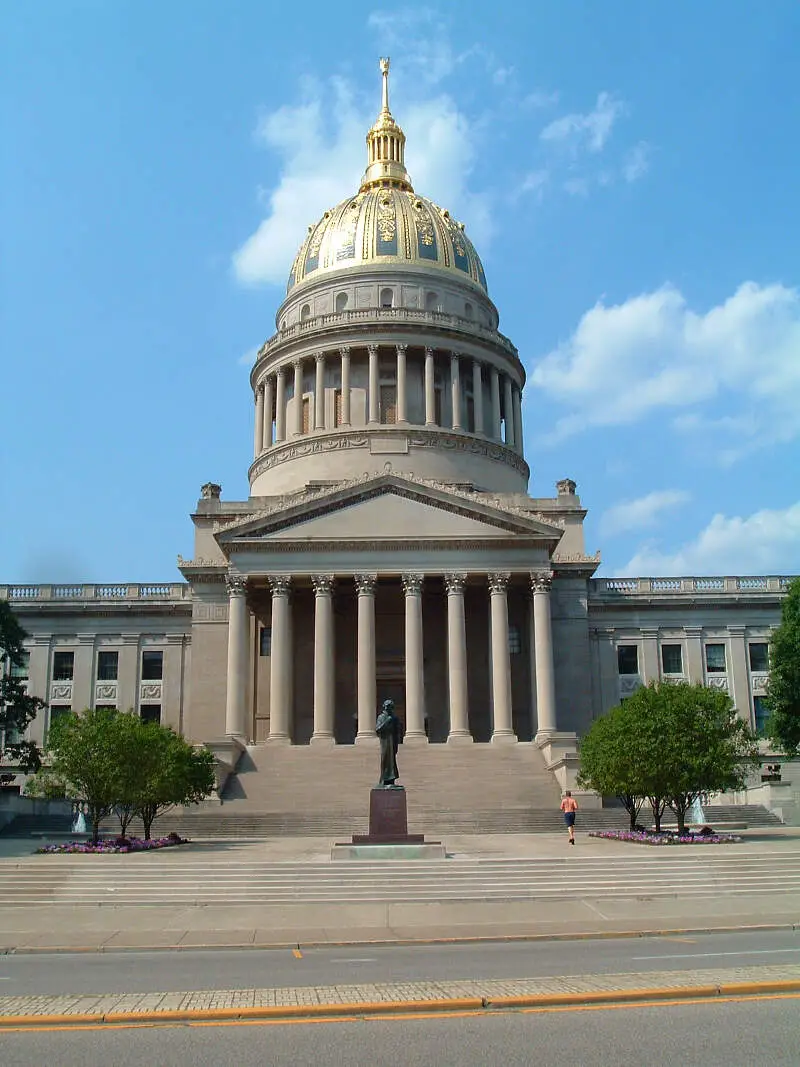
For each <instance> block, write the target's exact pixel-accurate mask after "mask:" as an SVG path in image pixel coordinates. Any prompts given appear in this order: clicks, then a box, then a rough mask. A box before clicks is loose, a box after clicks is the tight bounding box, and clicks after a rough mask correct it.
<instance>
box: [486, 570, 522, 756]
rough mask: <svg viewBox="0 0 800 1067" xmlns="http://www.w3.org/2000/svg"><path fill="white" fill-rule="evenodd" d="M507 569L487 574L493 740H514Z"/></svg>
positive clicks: (495, 741)
mask: <svg viewBox="0 0 800 1067" xmlns="http://www.w3.org/2000/svg"><path fill="white" fill-rule="evenodd" d="M510 577H511V575H510V574H508V573H507V572H503V573H499V572H494V573H492V574H490V575H489V597H490V601H491V624H492V625H491V630H492V708H493V712H494V728H493V730H492V742H493V743H498V742H499V743H503V742H506V743H507V742H509V741H516V739H517V738H516V736H515V734H514V724H513V717H512V714H511V659H510V657H509V652H508V592H507V589H508V580H509V578H510Z"/></svg>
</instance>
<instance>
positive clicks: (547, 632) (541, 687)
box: [531, 574, 558, 737]
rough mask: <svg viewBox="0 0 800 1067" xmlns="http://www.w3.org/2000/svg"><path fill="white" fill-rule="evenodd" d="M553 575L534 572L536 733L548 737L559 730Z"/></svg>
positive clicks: (532, 589)
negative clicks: (554, 649)
mask: <svg viewBox="0 0 800 1067" xmlns="http://www.w3.org/2000/svg"><path fill="white" fill-rule="evenodd" d="M552 584H553V576H552V575H551V574H531V592H532V593H533V628H534V637H535V640H536V711H537V720H538V721H537V729H536V736H537V737H540V736H542V735H543V736H547V735H548V734H552V733H555V732H556V731H557V729H558V726H557V720H556V685H555V672H554V669H553V628H552V624H551V621H550V587H551V586H552Z"/></svg>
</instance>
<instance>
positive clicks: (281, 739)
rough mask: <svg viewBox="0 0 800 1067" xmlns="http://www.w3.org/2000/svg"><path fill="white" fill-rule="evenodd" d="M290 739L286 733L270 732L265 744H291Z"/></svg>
mask: <svg viewBox="0 0 800 1067" xmlns="http://www.w3.org/2000/svg"><path fill="white" fill-rule="evenodd" d="M291 743H292V739H291V737H289V735H288V734H270V735H269V737H268V738H267V740H266V741H265V742H264V744H265V745H291Z"/></svg>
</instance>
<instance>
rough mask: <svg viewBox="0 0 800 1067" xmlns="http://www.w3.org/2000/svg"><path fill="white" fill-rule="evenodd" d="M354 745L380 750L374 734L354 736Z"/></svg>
mask: <svg viewBox="0 0 800 1067" xmlns="http://www.w3.org/2000/svg"><path fill="white" fill-rule="evenodd" d="M355 743H356V744H357V745H368V746H371V747H372V748H380V745H381V743H380V740H379V739H378V735H377V734H376V733H369V734H356V738H355Z"/></svg>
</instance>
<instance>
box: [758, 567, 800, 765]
mask: <svg viewBox="0 0 800 1067" xmlns="http://www.w3.org/2000/svg"><path fill="white" fill-rule="evenodd" d="M767 702H768V705H769V709H770V717H769V719H768V720H767V726H766V734H767V737H769V739H770V740H771V741H773V742H774V744H775V745H776V746H777V748H779V749H780V750H781V751H782V752H784V753H785V754H786V755H787V756H788V757H789V759H795V758H797V757H798V756H800V578H795V579H794V581H792V582H791V583H790V585H789V592H788V596H787V597H786V599H785V600H784V602H783V605H782V607H781V624H780V626H779V627H778V629H777V630H776V631H775V633H774V634H773V635H772V641H771V643H770V671H769V684H768V687H767Z"/></svg>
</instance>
